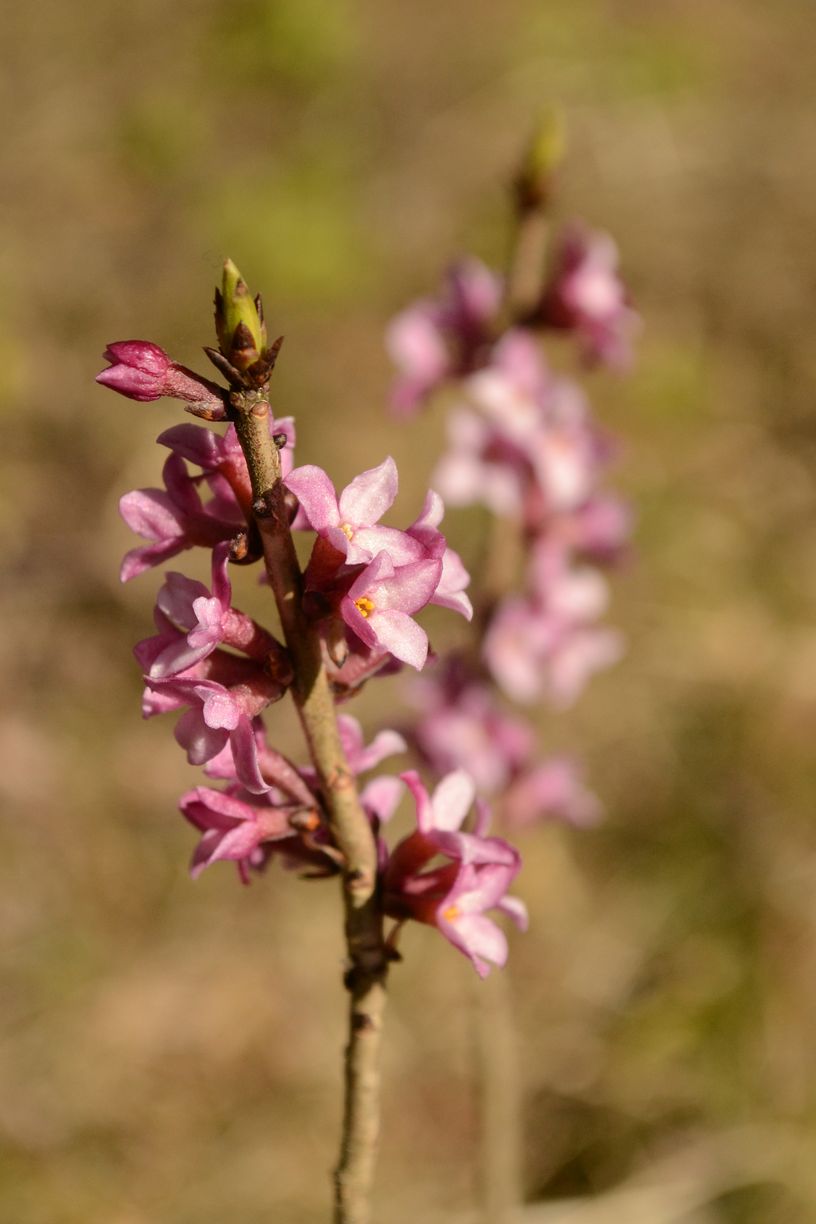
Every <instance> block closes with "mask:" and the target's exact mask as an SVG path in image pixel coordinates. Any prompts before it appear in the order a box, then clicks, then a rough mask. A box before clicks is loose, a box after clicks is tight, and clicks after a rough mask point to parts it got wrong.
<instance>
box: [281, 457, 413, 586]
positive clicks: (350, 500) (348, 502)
mask: <svg viewBox="0 0 816 1224" xmlns="http://www.w3.org/2000/svg"><path fill="white" fill-rule="evenodd" d="M286 487H287V488H288V489H290V490H291V491H292V492H293V493H294V494H295V496H296V497H297V499H298V501H299V502H300V505H301V509H302V510H303V513H304V515H305V517H306V519H307V520H308V523H309V526H310V527H312V528H313V530H314V531H316V532H317V533H318V535H319V536H321V537H322V539H324V540H327V541H328V543H329V544H331V546H332V548H334V549H335V550H336V552H338V553H339V554H340V555H341V556H342V557H345V559H346V563H347V564H349V565H355V564H358V563H360V562H364V561H371V560H372V559H373V557H374V556H375V554H376V553H378V552H380V551H382V550H383V549H384V550H385V551H386V552H387V553H388V555H389V556H390V557H391V560H392V561H393V562H394V564H395V565H404V564H405V563H406V562H408V561H417V560H419V559H420V557H422V556H423V552H422V549H421V548H418V547H417V545H416V542H415V541H414V540H413V539H412V538H411V536H410V535H409V534H407V533H406V532H404V531H397V530H396V529H395V528H393V527H379V526H377V524H378V523H379V521H380V519H381V518H382V516H383V515H384V514H385V512H386V510H388V509H390V507H391V506H392V505H393V502H394V498H395V497H396V496H397V488H398V475H397V465H396V464H395V463H394V460H393V459H392V458H391V456H390V455H389V456H388V458H387V459H384V460H383V462H382V463H381V464H380V465H379V467H375V468H370V469H369V470H368V471H366V472H363V473H362V474H361V475H360V476H356V477H355V478H354V480H352V482H351V484H349V485H347V486H346V488H345V489H344V490H343V492H342V493H341V494H340V496H339V498H338V496H337V493H336V492H335V488H334V485H333V484H332V482H331V480H330V478H329V476H328V475H327V474H326V472H324V471H323V469H322V468H319V467H315V466H314V465H312V464H307V465H306V466H304V467H299V468H295V470H294V471H293V472H292V473H291V474H290V475H289V476H288V477H287V478H286Z"/></svg>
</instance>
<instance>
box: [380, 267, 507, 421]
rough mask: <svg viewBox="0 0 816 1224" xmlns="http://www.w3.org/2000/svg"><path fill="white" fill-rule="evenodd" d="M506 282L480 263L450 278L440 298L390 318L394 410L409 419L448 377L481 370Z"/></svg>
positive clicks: (388, 343) (388, 337)
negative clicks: (396, 372)
mask: <svg viewBox="0 0 816 1224" xmlns="http://www.w3.org/2000/svg"><path fill="white" fill-rule="evenodd" d="M501 294H502V284H501V281H500V280H499V278H498V277H497V276H495V275H494V273H493V272H491V271H490V269H489V268H486V267H485V266H484V264H482V263H480V262H479V260H477V259H468V260H463V261H462V262H461V263H459V264H457V265H455V266H454V267H453V268H452V269H451V271H450V272H449V274H448V277H447V282H446V285H445V287H444V290H443V294H442V297H441V298H440V299H439V300H433V299H425V300H423V301H420V302H416V303H415V304H414V305H413V306H409V307H408V309H407V310H404V311H402V312H401V313H400V314H398V315H397V316H396V318H395V319H393V320H392V322H391V325H390V327H389V328H388V332H387V334H386V346H387V348H388V351H389V353H390V355H391V358H392V360H393V362H394V364H395V365H396V366H397V368H398V369H399V371H400V376H399V378H398V379H397V381H396V382H395V384H394V387H393V390H392V396H391V402H392V407H393V409H394V412H395V413H396V414H397V415H398V416H402V417H408V416H413V414H414V413H415V412H416V411H417V410H418V409H419V408H420V407H421V406H422V404H423V402H424V401H425V400H426V399H427V398H428V396H429V395H430V394H431V393H432V392H433V391H434V390H435V389H436V388H437V387H438V386H439V385H440V384H441V383H442V382H444V381H445V379H447V378H455V377H459V376H461V375H463V374H466V373H468V372H469V371H471V370H474V369H477V368H478V366H479V364H480V363H481V359H482V357H481V354H482V351H483V349H484V348H485V346H486V344H487V343H488V342H489V339H490V332H491V328H492V325H493V323H494V320H495V317H496V315H497V313H498V310H499V306H500V304H501Z"/></svg>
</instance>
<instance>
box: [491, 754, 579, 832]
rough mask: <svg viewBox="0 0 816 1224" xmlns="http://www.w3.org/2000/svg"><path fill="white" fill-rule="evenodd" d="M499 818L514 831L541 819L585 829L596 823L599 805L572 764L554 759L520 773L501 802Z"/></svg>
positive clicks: (564, 760)
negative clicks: (564, 822)
mask: <svg viewBox="0 0 816 1224" xmlns="http://www.w3.org/2000/svg"><path fill="white" fill-rule="evenodd" d="M502 815H503V817H504V819H505V821H506V822H507V824H508V825H510V826H511V827H513V828H525V827H528V826H530V825H532V824H535V823H537V822H538V821H539V820H541V819H542V818H543V817H548V818H550V819H554V820H563V821H566V822H567V823H568V824H573V825H577V826H580V827H586V826H588V825H593V824H596V823H597V822H598V820H599V819H600V817H601V805H600V802H599V800H598V798H597V796H596V795H593V793H592V792H591V791H590V790H588V789H587V787H586V786H585V784H584V781H583V777H582V774H581V770H580V769H579V767H578V765H577V764H576V763H575V762H574V761H570V760H567V759H565V758H563V757H554V758H552V759H551V760H549V761H544V762H542V763H541V764H540V765H534V766H532V767H531V768H529V769H527V770H526V771H524V772H522V773H520V774H519V775H518V777H517V778H515V779H514V781H513V782H512V783H511V785H510V787H509V788H508V790H507V793H506V794H505V796H504V799H503V801H502Z"/></svg>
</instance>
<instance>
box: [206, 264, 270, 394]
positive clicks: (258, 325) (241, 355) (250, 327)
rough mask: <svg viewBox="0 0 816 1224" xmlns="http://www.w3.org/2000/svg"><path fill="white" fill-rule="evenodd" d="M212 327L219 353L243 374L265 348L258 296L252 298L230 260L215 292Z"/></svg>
mask: <svg viewBox="0 0 816 1224" xmlns="http://www.w3.org/2000/svg"><path fill="white" fill-rule="evenodd" d="M215 330H216V332H217V334H218V344H219V347H220V349H221V353H222V354H223V356H224V357H226V359H227V361H228V362H229V363H230V365H231V366H232V367H233V368H234V369H236V370H239V371H240V372H241V373H243V372H244V371H245V370H248V369H249V367H250V366H252V365H254V364H255V363H256V362H257V361H259V360H260V358H261V356H262V354H263V352H264V350H265V349H266V326H265V324H264V322H263V308H262V307H261V304H260V298H256V299H255V300H254V301H253V299H252V297H251V296H250V292H249V289H248V288H247V286H246V282H245V281H244V280H243V278H242V276H241V273H240V272H239V271H238V269H237V268H236V266H235V264H234V263H233V262H232V260H231V259H228V260H227V261H226V263H225V264H224V276H223V280H222V282H221V289H220V290H218V289H216V291H215Z"/></svg>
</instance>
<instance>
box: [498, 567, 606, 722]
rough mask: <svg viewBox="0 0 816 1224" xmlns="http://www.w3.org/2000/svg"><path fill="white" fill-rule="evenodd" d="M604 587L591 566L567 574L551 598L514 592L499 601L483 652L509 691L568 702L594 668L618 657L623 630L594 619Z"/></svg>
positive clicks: (523, 697) (520, 697)
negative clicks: (616, 629)
mask: <svg viewBox="0 0 816 1224" xmlns="http://www.w3.org/2000/svg"><path fill="white" fill-rule="evenodd" d="M605 592H606V587H605V584H604V582H603V579H602V578H601V576H600V574H597V573H595V572H594V571H590V570H587V571H584V572H581V573H578V574H575V575H573V574H565V575H564V576H563V578H562V579H561V580H560V581H559V582H558V584H557V585H554V587H553V590H552V591H551V592H550V598H549V600H544V601H542V600H535V599H531V598H529V597H524V596H512V597H510V598H507V599H505V600H504V601H503V602H502V603H501V604H500V606H499V608H498V610H497V612H496V614H495V616H494V618H493V620H492V621H491V624H490V628H489V629H488V632H487V635H486V637H485V642H484V647H483V655H484V659H485V661H486V663H487V665H488V667H489V668H490V671H491V672H492V674H493V676H494V678H495V680H496V681H497V683H498V684H499V685H500V686H501V687H502V688H503V689H504V691H505V692H506V693H507V695H508V696H509V697H511V698H512V699H513V700H514V701H520V702H531V701H536V700H538V699H539V698H540V697H541V696H542V695H545V696H547V697H548V698H549V700H550V701H552V702H553V703H554V704H556V705H560V706H565V705H570V704H571V703H572V702H573V701H574V700H575V699H576V697H577V696H578V694H579V693H580V692H581V690H582V689H583V688H584V686H585V684H586V682H587V680H588V679H589V678H590V676H591V675H592V674H593V673H594V672H595V671H597V670H599V669H600V668H603V667H608V666H609V665H610V664H612V663H615V662H617V660H618V659H619V658H620V655H621V649H622V645H621V640H620V636H619V635H618V634H617V633H615V632H614V631H613V630H611V629H604V628H599V627H597V626H596V625H594V624H593V623H592V621H593V619H594V617H595V616H596V615H597V614H598V613H599V611H600V610H601V608H602V607H603V605H604V604H605ZM601 593H603V597H602V598H601Z"/></svg>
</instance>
